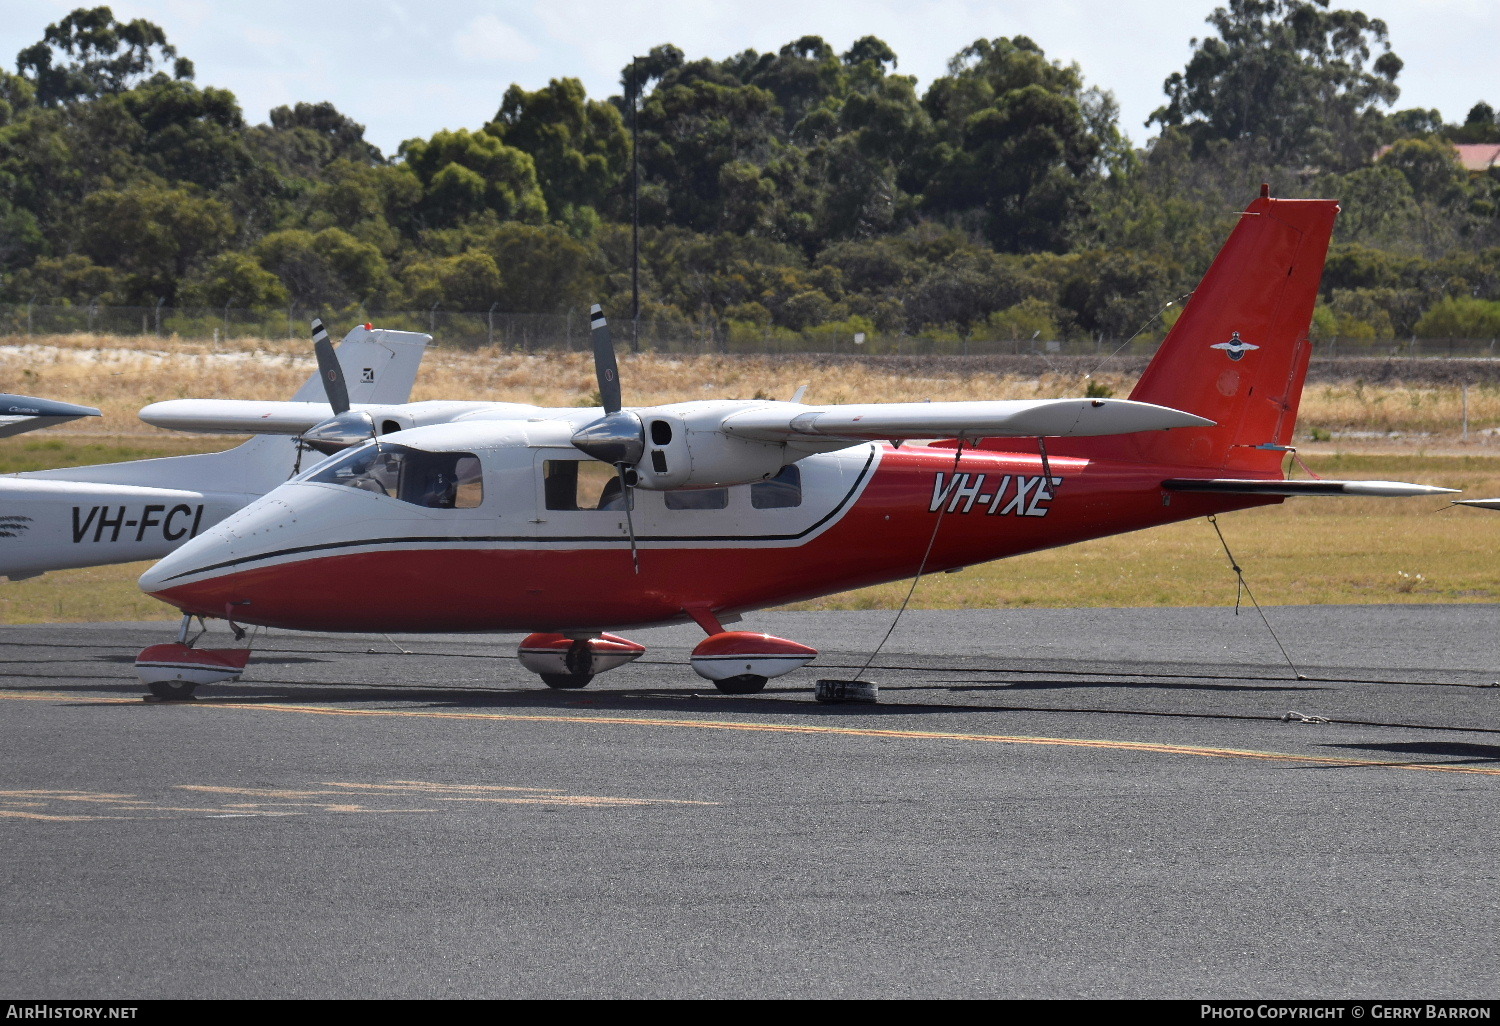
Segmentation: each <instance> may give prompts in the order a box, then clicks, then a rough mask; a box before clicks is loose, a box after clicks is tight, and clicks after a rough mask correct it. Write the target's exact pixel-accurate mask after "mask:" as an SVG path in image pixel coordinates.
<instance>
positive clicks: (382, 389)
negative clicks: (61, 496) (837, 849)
mask: <svg viewBox="0 0 1500 1026" xmlns="http://www.w3.org/2000/svg"><path fill="white" fill-rule="evenodd" d="M431 341H432V336H431V335H424V334H420V333H418V332H413V331H387V330H384V329H375V330H371V329H369V328H366V327H363V326H361V327H356V328H355V329H354V330H353V331H351V332H349V334H348V335H347V336H345V338H344V341H343V342H342V343H340V345H339V347H338V349H337V351H336V352H337V354H338V358H339V363H340V364H341V365H342V366H343V369H344V377H345V380H346V381H347V382H348V386H349V399H350V401H351V402H356V403H404V402H406V401H408V400H409V399H410V398H411V390H412V386H413V385H414V384H416V380H417V371H418V369H419V368H420V367H421V364H422V356H423V354H424V353H425V351H426V347H427V344H428V343H429V342H431ZM292 398H294V399H297V400H300V401H302V402H316V401H320V400H322V399H324V392H323V384H322V382H321V381H320V380H319V378H318V374H317V373H316V372H315V373H313V374H312V375H311V376H310V377H309V378H308V379H307V381H306V382H304V383H303V385H302V387H301V388H299V389H298V390H297V393H296V394H295V395H294V396H293V397H292ZM322 458H323V457H322V456H321V455H319V454H318V453H306V454H304V456H303V459H302V469H304V470H306V469H307V468H308V467H310V466H312V465H313V464H314V463H317V462H318V461H319V460H321V459H322ZM296 465H297V443H296V441H295V440H294V439H292V438H289V437H266V436H257V437H255V438H252V439H250V440H249V441H248V442H244V443H243V444H241V445H238V446H236V447H234V448H233V449H229V450H226V451H224V452H208V453H202V454H197V455H192V456H165V457H161V458H159V459H151V460H133V461H130V462H127V463H101V464H98V465H96V466H92V467H62V468H60V469H58V470H36V471H31V472H28V473H24V474H16V475H12V476H13V477H16V478H21V479H23V480H24V479H31V480H35V479H42V480H55V481H80V482H89V483H94V484H112V485H138V486H145V487H152V488H185V489H192V490H197V491H202V490H208V491H215V492H235V493H243V494H246V495H264V494H265V493H266V492H268V491H270V490H271V489H272V488H274V487H276V486H277V485H279V484H281V483H282V482H283V481H285V480H286V479H287V478H289V477H291V476H292V470H293V468H294V467H295V466H296Z"/></svg>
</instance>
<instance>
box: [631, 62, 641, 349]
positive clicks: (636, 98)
mask: <svg viewBox="0 0 1500 1026" xmlns="http://www.w3.org/2000/svg"><path fill="white" fill-rule="evenodd" d="M640 60H641V59H640V58H639V57H632V58H631V59H630V351H631V352H632V353H639V352H640V351H641V152H640V123H641V112H640V106H641V75H640Z"/></svg>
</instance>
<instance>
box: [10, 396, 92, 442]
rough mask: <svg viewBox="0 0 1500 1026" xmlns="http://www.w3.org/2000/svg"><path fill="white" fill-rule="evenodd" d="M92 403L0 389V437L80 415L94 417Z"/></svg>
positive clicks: (47, 425) (46, 425)
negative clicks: (61, 400)
mask: <svg viewBox="0 0 1500 1026" xmlns="http://www.w3.org/2000/svg"><path fill="white" fill-rule="evenodd" d="M100 415H101V414H100V413H99V411H98V410H96V409H94V408H93V407H92V406H75V405H73V404H72V403H64V402H58V401H57V400H56V399H36V398H33V397H32V396H29V395H11V394H9V393H0V438H8V437H10V436H11V435H19V434H22V433H23V432H26V431H35V430H36V429H37V428H44V427H51V426H52V425H54V424H66V423H67V422H68V421H70V420H78V419H79V418H80V417H98V416H100Z"/></svg>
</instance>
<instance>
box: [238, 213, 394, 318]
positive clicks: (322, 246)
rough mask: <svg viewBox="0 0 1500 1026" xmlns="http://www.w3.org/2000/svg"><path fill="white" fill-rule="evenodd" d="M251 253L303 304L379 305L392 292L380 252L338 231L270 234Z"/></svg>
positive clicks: (323, 306) (294, 298) (297, 231)
mask: <svg viewBox="0 0 1500 1026" xmlns="http://www.w3.org/2000/svg"><path fill="white" fill-rule="evenodd" d="M251 253H252V255H254V257H255V259H256V260H257V261H258V262H259V263H260V265H261V266H262V267H264V268H265V269H266V270H267V271H270V272H271V273H272V274H274V275H276V277H277V278H279V279H280V280H281V282H282V284H283V285H284V286H285V287H286V290H287V292H288V294H289V295H290V296H291V298H292V299H293V300H295V301H296V302H297V303H299V304H302V305H304V306H312V307H321V308H332V309H344V308H347V307H350V306H353V305H355V304H364V305H366V306H381V305H384V304H385V303H386V302H387V301H388V300H389V299H390V298H391V297H392V296H394V295H395V294H396V283H395V280H394V279H393V278H392V277H391V273H390V267H389V266H388V265H387V263H386V260H385V257H383V256H382V255H381V253H380V250H379V249H377V248H376V247H375V246H373V245H371V244H370V243H368V242H362V241H360V240H359V239H357V238H355V237H354V236H353V235H350V234H349V233H348V232H346V231H344V230H343V229H342V228H324V229H323V230H322V231H320V232H316V233H314V232H309V231H306V230H304V229H300V228H293V229H288V230H285V231H279V232H272V233H271V234H270V235H267V236H266V237H265V238H263V239H261V240H260V241H259V242H257V243H256V244H255V246H254V247H253V248H252V250H251Z"/></svg>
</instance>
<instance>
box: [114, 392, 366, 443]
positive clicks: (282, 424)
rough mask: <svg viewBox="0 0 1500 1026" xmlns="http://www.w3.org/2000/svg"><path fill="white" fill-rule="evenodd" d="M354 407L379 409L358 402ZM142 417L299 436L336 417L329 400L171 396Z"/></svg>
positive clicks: (178, 426) (222, 430) (231, 431)
mask: <svg viewBox="0 0 1500 1026" xmlns="http://www.w3.org/2000/svg"><path fill="white" fill-rule="evenodd" d="M352 408H353V409H355V410H370V409H379V408H380V407H379V406H372V405H370V404H367V403H356V404H355V405H354V406H353V407H352ZM140 416H141V420H143V421H145V422H146V423H147V424H150V425H152V426H154V427H159V428H171V429H172V430H173V431H207V432H212V433H217V434H226V435H240V434H249V435H300V434H301V433H302V432H304V431H306V430H307V429H308V428H310V427H312V426H313V425H315V424H321V423H322V422H323V421H325V420H327V419H328V418H330V417H332V416H333V407H332V406H330V405H329V404H328V403H326V402H324V403H303V402H290V401H285V400H260V399H168V400H166V401H165V402H160V403H152V404H151V405H150V406H147V407H145V408H144V409H142V410H141V414H140Z"/></svg>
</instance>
